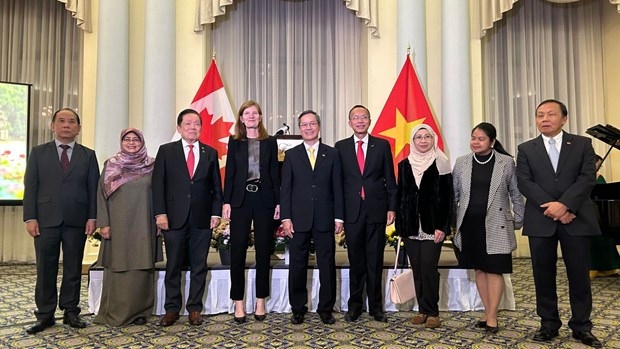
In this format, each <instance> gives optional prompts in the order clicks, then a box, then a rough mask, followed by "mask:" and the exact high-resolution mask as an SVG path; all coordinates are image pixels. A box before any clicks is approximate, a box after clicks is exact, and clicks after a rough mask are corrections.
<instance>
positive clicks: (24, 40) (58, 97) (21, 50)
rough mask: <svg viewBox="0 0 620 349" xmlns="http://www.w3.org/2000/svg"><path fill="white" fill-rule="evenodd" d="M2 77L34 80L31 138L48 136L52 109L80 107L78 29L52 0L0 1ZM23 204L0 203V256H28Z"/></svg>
mask: <svg viewBox="0 0 620 349" xmlns="http://www.w3.org/2000/svg"><path fill="white" fill-rule="evenodd" d="M0 23H2V25H0V52H2V55H0V80H1V81H8V82H18V83H27V84H32V90H31V95H30V98H31V110H30V130H29V135H28V136H29V143H30V145H31V146H34V145H37V144H41V143H45V142H49V141H50V140H52V133H51V132H50V129H49V123H50V121H51V114H52V113H53V111H54V110H56V109H59V108H61V107H70V108H74V109H76V110H78V112H79V109H78V106H79V98H78V96H79V72H80V69H79V66H80V64H79V63H80V52H81V50H82V48H81V42H82V40H81V35H82V30H80V29H78V28H77V26H76V25H75V21H74V20H73V18H71V14H70V13H69V12H67V11H65V9H64V8H63V6H62V4H59V3H58V2H57V1H56V0H36V1H23V0H3V1H0ZM22 214H23V210H22V207H21V206H0V262H7V261H20V262H32V261H34V259H35V255H34V246H33V242H32V238H31V237H30V235H28V234H27V233H26V230H25V227H24V223H23V221H22Z"/></svg>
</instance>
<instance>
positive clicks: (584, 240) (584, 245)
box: [517, 99, 601, 348]
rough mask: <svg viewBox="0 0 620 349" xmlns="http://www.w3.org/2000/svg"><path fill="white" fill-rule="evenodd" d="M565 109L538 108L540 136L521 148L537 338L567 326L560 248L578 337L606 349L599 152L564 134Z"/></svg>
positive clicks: (551, 103)
mask: <svg viewBox="0 0 620 349" xmlns="http://www.w3.org/2000/svg"><path fill="white" fill-rule="evenodd" d="M567 119H568V110H567V109H566V106H565V105H564V104H563V103H562V102H560V101H557V100H555V99H548V100H545V101H543V102H541V103H540V104H539V105H538V107H537V108H536V126H537V127H538V130H539V131H540V133H541V135H540V136H538V137H536V138H534V139H532V140H530V141H527V142H525V143H522V144H520V145H519V147H518V155H517V181H518V186H519V190H520V191H521V193H522V194H523V196H525V197H526V198H527V202H526V204H525V216H524V220H523V235H525V236H527V237H528V240H529V246H530V253H531V256H532V270H533V273H534V285H535V287H536V312H537V314H538V316H540V319H541V327H540V329H539V330H538V332H537V333H536V334H535V335H534V337H533V339H534V340H535V341H540V342H550V341H551V340H553V338H555V337H557V336H558V335H559V332H558V330H559V329H560V327H561V326H562V321H561V320H560V315H559V311H558V296H557V289H556V273H557V268H556V264H557V258H558V256H557V246H558V242H559V244H560V247H561V248H562V257H563V259H564V264H565V265H566V274H567V276H568V289H569V298H570V305H571V313H572V316H571V318H570V319H569V321H568V326H569V327H570V329H571V330H572V332H573V338H575V339H577V340H579V341H581V343H583V344H585V345H589V346H592V347H595V348H599V347H601V342H600V341H599V340H598V339H597V338H596V337H594V335H593V334H592V322H591V321H590V313H591V311H592V291H591V288H590V278H589V269H590V266H589V263H590V237H591V236H593V235H600V234H601V231H600V229H599V226H598V223H597V221H596V215H595V207H594V203H593V202H592V201H591V200H590V192H591V191H592V189H593V188H594V185H595V184H596V178H595V172H596V170H595V166H594V163H595V153H594V149H593V148H592V142H591V140H590V139H589V138H586V137H582V136H577V135H573V134H570V133H568V132H564V131H563V130H562V127H563V126H564V124H565V123H566V121H567Z"/></svg>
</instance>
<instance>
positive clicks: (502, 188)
mask: <svg viewBox="0 0 620 349" xmlns="http://www.w3.org/2000/svg"><path fill="white" fill-rule="evenodd" d="M472 162H473V154H472V153H470V154H467V155H463V156H460V157H459V158H458V159H456V163H455V164H454V169H453V170H452V177H453V179H454V199H455V203H456V233H455V235H454V239H453V240H454V245H455V246H456V247H457V248H458V249H459V250H460V249H461V247H462V243H461V242H462V240H461V231H460V229H461V224H462V223H463V217H464V216H465V212H466V211H467V206H468V205H469V197H470V189H471V173H472ZM511 201H512V207H511V205H510V203H511ZM524 210H525V205H524V199H523V196H522V195H521V193H520V192H519V189H518V188H517V176H516V172H515V162H514V160H513V159H512V158H511V157H510V156H508V155H503V154H500V153H498V152H495V164H494V165H493V174H492V175H491V187H490V188H489V199H488V202H487V215H486V219H485V222H484V223H485V227H486V241H487V248H486V250H487V253H488V254H507V253H511V252H512V251H514V250H515V249H516V248H517V242H516V238H515V229H520V228H521V227H522V226H523V211H524Z"/></svg>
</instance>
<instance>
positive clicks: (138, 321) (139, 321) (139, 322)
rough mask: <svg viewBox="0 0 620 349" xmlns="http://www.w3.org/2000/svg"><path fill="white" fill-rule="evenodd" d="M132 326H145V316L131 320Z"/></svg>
mask: <svg viewBox="0 0 620 349" xmlns="http://www.w3.org/2000/svg"><path fill="white" fill-rule="evenodd" d="M132 324H134V325H144V324H146V317H145V316H138V317H137V318H136V319H135V320H133V322H132Z"/></svg>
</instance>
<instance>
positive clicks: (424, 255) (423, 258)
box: [403, 237, 443, 316]
mask: <svg viewBox="0 0 620 349" xmlns="http://www.w3.org/2000/svg"><path fill="white" fill-rule="evenodd" d="M403 240H404V241H405V249H406V250H407V255H408V256H409V260H410V261H411V268H413V282H414V284H415V293H416V298H417V300H418V306H419V312H420V314H424V315H428V316H439V271H438V270H437V265H438V264H439V256H440V255H441V246H442V245H443V242H441V243H438V244H437V243H435V242H434V241H433V240H413V239H409V238H408V237H405V238H403Z"/></svg>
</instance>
